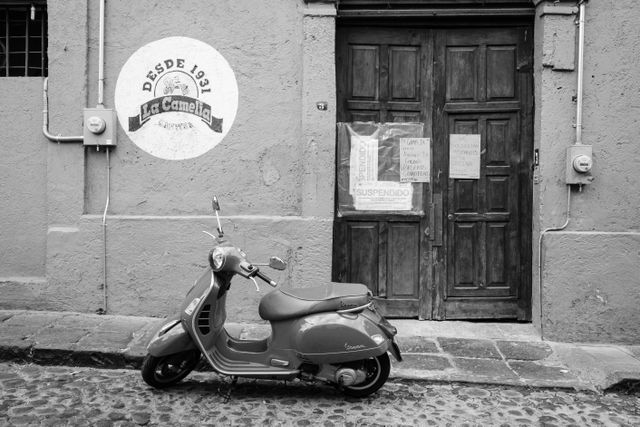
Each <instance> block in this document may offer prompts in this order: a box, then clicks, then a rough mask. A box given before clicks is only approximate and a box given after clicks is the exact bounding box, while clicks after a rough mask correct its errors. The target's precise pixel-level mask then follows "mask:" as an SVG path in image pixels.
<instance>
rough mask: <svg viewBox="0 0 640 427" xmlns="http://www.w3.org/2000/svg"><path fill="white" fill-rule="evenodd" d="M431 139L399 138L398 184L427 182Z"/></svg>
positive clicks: (429, 174) (429, 171)
mask: <svg viewBox="0 0 640 427" xmlns="http://www.w3.org/2000/svg"><path fill="white" fill-rule="evenodd" d="M430 176H431V138H400V182H429V177H430Z"/></svg>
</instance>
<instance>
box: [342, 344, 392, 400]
mask: <svg viewBox="0 0 640 427" xmlns="http://www.w3.org/2000/svg"><path fill="white" fill-rule="evenodd" d="M349 367H351V368H355V369H359V370H363V371H365V372H366V379H365V380H364V382H362V383H360V384H356V385H352V386H341V387H340V388H341V389H342V392H343V393H344V394H346V395H347V396H353V397H365V396H368V395H370V394H372V393H375V392H376V391H378V390H379V389H380V387H382V386H383V385H384V383H385V382H386V381H387V379H388V378H389V372H390V371H391V362H390V361H389V355H388V354H387V353H384V354H381V355H380V356H377V357H372V358H369V359H364V360H360V361H358V362H353V363H350V364H349Z"/></svg>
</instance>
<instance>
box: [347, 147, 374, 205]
mask: <svg viewBox="0 0 640 427" xmlns="http://www.w3.org/2000/svg"><path fill="white" fill-rule="evenodd" d="M377 180H378V138H377V137H372V136H362V135H355V134H352V135H351V157H350V159H349V193H350V194H354V192H355V188H356V186H357V185H358V183H359V182H362V181H377Z"/></svg>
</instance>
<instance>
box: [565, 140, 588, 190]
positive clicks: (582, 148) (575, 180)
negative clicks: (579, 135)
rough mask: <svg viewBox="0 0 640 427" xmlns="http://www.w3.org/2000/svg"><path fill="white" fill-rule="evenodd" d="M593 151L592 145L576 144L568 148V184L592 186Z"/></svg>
mask: <svg viewBox="0 0 640 427" xmlns="http://www.w3.org/2000/svg"><path fill="white" fill-rule="evenodd" d="M592 166H593V151H592V147H591V145H582V144H576V145H572V146H570V147H569V148H567V163H566V173H567V176H566V183H567V184H581V185H582V184H590V183H591V182H592V181H593V176H592V175H591V167H592Z"/></svg>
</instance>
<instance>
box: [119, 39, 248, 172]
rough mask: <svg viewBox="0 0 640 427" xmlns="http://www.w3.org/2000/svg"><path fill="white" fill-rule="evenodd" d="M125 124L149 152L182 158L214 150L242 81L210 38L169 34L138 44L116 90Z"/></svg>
mask: <svg viewBox="0 0 640 427" xmlns="http://www.w3.org/2000/svg"><path fill="white" fill-rule="evenodd" d="M115 105H116V110H117V112H118V120H119V121H120V125H121V126H122V128H123V129H124V131H125V132H126V134H127V136H128V137H129V138H130V139H131V141H133V142H134V143H135V144H136V145H137V146H138V147H140V148H141V149H142V150H144V151H146V152H147V153H149V154H151V155H153V156H156V157H159V158H162V159H167V160H183V159H190V158H193V157H197V156H200V155H202V154H204V153H206V152H207V151H209V150H211V149H212V148H213V147H215V146H216V145H217V144H219V143H220V142H221V141H222V139H223V138H224V137H225V136H226V134H227V133H228V132H229V129H230V128H231V125H232V124H233V120H234V119H235V116H236V111H237V109H238V85H237V83H236V78H235V75H234V73H233V70H232V69H231V67H230V66H229V63H228V62H227V61H226V60H225V59H224V57H223V56H222V55H221V54H220V53H219V52H218V51H217V50H215V49H214V48H213V47H211V46H209V45H208V44H206V43H204V42H201V41H199V40H195V39H192V38H188V37H168V38H164V39H161V40H156V41H154V42H151V43H149V44H147V45H145V46H142V47H141V48H140V49H138V50H137V51H136V52H135V53H134V54H133V55H131V57H130V58H129V59H128V60H127V62H126V63H125V64H124V66H123V67H122V70H120V75H119V76H118V81H117V83H116V91H115Z"/></svg>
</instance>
